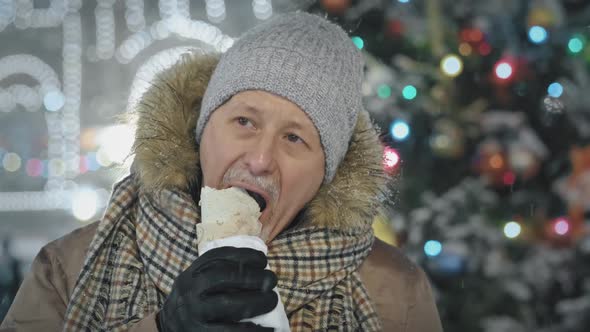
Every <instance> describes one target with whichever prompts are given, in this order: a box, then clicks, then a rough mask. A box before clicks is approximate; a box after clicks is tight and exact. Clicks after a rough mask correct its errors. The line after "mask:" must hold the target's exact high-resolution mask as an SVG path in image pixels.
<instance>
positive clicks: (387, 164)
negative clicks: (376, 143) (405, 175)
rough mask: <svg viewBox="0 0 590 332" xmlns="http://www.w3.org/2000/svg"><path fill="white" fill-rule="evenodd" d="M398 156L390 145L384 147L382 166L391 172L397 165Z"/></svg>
mask: <svg viewBox="0 0 590 332" xmlns="http://www.w3.org/2000/svg"><path fill="white" fill-rule="evenodd" d="M399 161H400V157H399V154H398V152H397V151H396V150H395V149H393V148H390V147H385V149H384V150H383V168H384V169H385V171H387V172H391V171H393V170H395V169H396V168H397V166H398V165H399Z"/></svg>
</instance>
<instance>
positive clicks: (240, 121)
mask: <svg viewBox="0 0 590 332" xmlns="http://www.w3.org/2000/svg"><path fill="white" fill-rule="evenodd" d="M238 124H239V125H240V126H244V127H246V126H247V125H249V124H251V123H250V120H248V119H247V118H245V117H243V116H241V117H239V118H238Z"/></svg>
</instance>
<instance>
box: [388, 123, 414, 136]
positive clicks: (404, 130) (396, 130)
mask: <svg viewBox="0 0 590 332" xmlns="http://www.w3.org/2000/svg"><path fill="white" fill-rule="evenodd" d="M390 132H391V136H392V137H393V139H395V140H396V141H403V140H405V139H407V138H408V136H410V126H409V125H408V123H407V122H405V121H404V120H396V121H394V122H393V123H392V124H391V128H390Z"/></svg>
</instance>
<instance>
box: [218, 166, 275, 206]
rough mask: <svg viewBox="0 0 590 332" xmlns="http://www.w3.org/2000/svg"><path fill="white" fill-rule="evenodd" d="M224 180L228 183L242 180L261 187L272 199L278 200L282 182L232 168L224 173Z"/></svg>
mask: <svg viewBox="0 0 590 332" xmlns="http://www.w3.org/2000/svg"><path fill="white" fill-rule="evenodd" d="M222 182H223V183H224V184H228V183H231V182H242V183H247V184H249V185H252V186H256V187H258V188H261V189H262V190H264V191H265V192H267V193H268V194H269V196H270V199H271V200H272V201H273V202H276V200H277V198H278V196H279V188H280V183H279V181H278V180H275V179H273V178H271V177H262V176H252V175H251V174H250V172H248V171H247V170H243V169H237V168H230V169H229V170H228V171H227V172H226V173H225V174H224V175H223V180H222Z"/></svg>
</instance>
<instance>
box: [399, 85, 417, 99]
mask: <svg viewBox="0 0 590 332" xmlns="http://www.w3.org/2000/svg"><path fill="white" fill-rule="evenodd" d="M417 95H418V91H417V90H416V88H415V87H414V86H413V85H406V86H405V87H404V89H403V90H402V96H404V98H405V99H408V100H412V99H414V98H416V96H417Z"/></svg>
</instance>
